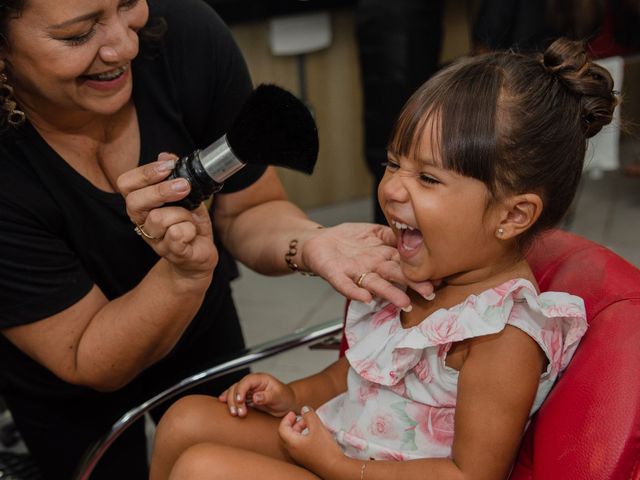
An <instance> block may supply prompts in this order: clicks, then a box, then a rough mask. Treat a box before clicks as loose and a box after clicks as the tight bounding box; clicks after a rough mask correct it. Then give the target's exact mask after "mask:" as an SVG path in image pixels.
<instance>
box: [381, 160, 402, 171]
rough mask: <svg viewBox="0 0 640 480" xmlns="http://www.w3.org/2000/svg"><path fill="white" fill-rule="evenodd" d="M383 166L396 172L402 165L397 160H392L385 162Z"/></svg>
mask: <svg viewBox="0 0 640 480" xmlns="http://www.w3.org/2000/svg"><path fill="white" fill-rule="evenodd" d="M382 166H383V167H385V168H386V169H387V170H389V171H391V172H395V171H396V170H398V168H400V165H398V164H397V163H396V162H392V161H391V160H387V161H386V162H383V163H382Z"/></svg>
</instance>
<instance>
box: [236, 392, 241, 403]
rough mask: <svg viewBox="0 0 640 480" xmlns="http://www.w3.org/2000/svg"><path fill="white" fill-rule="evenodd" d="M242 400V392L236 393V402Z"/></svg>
mask: <svg viewBox="0 0 640 480" xmlns="http://www.w3.org/2000/svg"><path fill="white" fill-rule="evenodd" d="M241 401H242V397H241V396H240V394H237V395H236V402H241Z"/></svg>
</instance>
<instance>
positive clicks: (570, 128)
mask: <svg viewBox="0 0 640 480" xmlns="http://www.w3.org/2000/svg"><path fill="white" fill-rule="evenodd" d="M612 88H613V80H612V78H611V75H610V74H609V72H608V71H607V70H606V69H604V68H603V67H601V66H599V65H596V64H594V63H592V62H591V61H590V60H589V58H588V57H587V54H586V52H585V50H584V47H583V45H582V43H579V42H574V41H571V40H567V39H564V38H561V39H558V40H556V41H555V42H554V43H553V44H551V46H550V47H549V48H548V49H547V50H546V51H545V52H544V54H533V55H524V54H519V53H516V52H512V51H509V52H496V53H490V54H487V55H482V56H478V57H470V58H465V59H462V60H459V61H457V62H455V63H453V64H452V65H450V66H448V67H446V68H445V69H443V70H441V71H440V72H439V73H437V74H436V75H435V76H434V77H432V78H431V79H430V80H429V81H427V82H426V83H425V84H423V85H422V86H421V87H420V88H419V89H418V91H416V92H415V93H414V94H413V96H412V97H411V98H410V99H409V100H408V102H407V103H406V105H405V106H404V108H403V110H402V112H401V114H400V117H399V118H398V121H397V122H396V124H395V127H394V131H393V132H392V135H391V140H390V143H389V149H390V150H391V151H393V152H395V153H396V154H398V155H402V156H405V155H408V154H410V153H411V151H412V149H413V148H414V146H415V145H416V144H417V143H418V141H419V140H420V138H421V137H422V135H425V134H428V132H429V129H428V128H426V126H427V124H428V122H429V121H430V120H432V121H434V125H437V126H438V128H437V129H433V130H432V131H431V134H435V135H438V136H439V138H436V139H434V140H435V142H432V145H434V144H436V145H438V147H439V153H440V158H441V161H442V163H443V166H444V167H445V168H449V169H452V170H454V171H456V172H458V173H460V174H462V175H465V176H468V177H473V178H476V179H478V180H480V181H482V182H483V183H484V184H485V185H486V186H487V188H488V189H489V192H490V193H491V195H492V197H493V199H499V198H500V197H501V196H503V195H506V194H509V193H511V194H513V193H525V192H532V193H537V194H538V195H540V197H541V199H542V201H543V203H544V208H543V211H542V214H541V216H540V218H539V219H538V221H537V222H536V224H535V225H534V226H533V227H532V228H531V229H529V231H527V233H526V234H525V235H524V236H523V238H521V239H520V243H521V245H522V246H524V245H525V244H527V243H528V241H529V240H530V239H532V238H533V236H534V235H535V234H536V233H538V232H540V231H542V230H544V229H547V228H551V227H553V226H555V225H557V224H558V222H560V220H561V219H562V217H563V216H564V215H565V213H566V212H567V210H568V209H569V207H570V205H571V202H572V200H573V197H574V195H575V192H576V189H577V187H578V182H579V180H580V176H581V174H582V168H583V162H584V157H585V150H586V146H587V139H588V138H589V137H592V136H593V135H595V134H596V133H598V132H599V131H600V129H601V128H602V127H603V126H604V125H606V124H608V123H609V122H611V118H612V115H613V110H614V108H615V106H616V104H617V103H618V100H617V97H616V94H615V92H613V91H612ZM434 132H435V133H434Z"/></svg>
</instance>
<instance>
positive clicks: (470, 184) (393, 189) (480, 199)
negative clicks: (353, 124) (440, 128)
mask: <svg viewBox="0 0 640 480" xmlns="http://www.w3.org/2000/svg"><path fill="white" fill-rule="evenodd" d="M427 127H428V128H430V127H429V126H428V125H427ZM435 138H438V136H435ZM431 143H432V138H431V135H430V132H429V131H427V132H426V133H425V134H424V135H423V137H422V140H421V141H420V143H419V144H418V145H416V146H415V148H414V149H413V152H412V153H411V154H410V155H408V156H406V157H401V156H398V155H397V154H395V153H394V152H389V154H388V164H387V168H386V171H385V174H384V177H383V178H382V181H381V182H380V185H379V187H378V200H379V202H380V206H381V207H382V210H383V212H384V214H385V217H386V219H387V221H388V222H389V225H390V226H391V227H392V228H393V230H394V232H395V233H396V236H397V238H398V251H399V253H400V259H401V265H402V269H403V272H404V274H405V275H406V276H407V277H408V278H409V279H411V280H414V281H422V280H439V279H446V280H447V281H448V283H450V284H454V283H456V282H458V283H460V284H464V283H467V282H473V281H477V280H479V279H481V278H482V275H483V272H484V271H486V269H487V268H491V263H492V261H493V258H494V255H495V254H496V251H497V250H496V238H495V233H496V228H497V223H498V220H497V211H496V209H495V208H493V207H489V206H488V205H489V199H490V193H489V190H488V189H487V187H486V186H485V185H484V183H482V182H481V181H479V180H476V179H474V178H470V177H464V176H462V175H460V174H458V173H455V172H453V171H451V170H447V169H445V168H443V167H442V163H441V160H440V158H434V156H435V157H439V155H438V149H437V148H432V145H431ZM436 147H437V146H436Z"/></svg>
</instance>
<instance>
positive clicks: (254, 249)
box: [213, 168, 433, 307]
mask: <svg viewBox="0 0 640 480" xmlns="http://www.w3.org/2000/svg"><path fill="white" fill-rule="evenodd" d="M213 217H214V219H213V221H214V225H215V227H216V231H217V232H219V235H220V238H221V239H222V242H223V244H224V245H225V247H226V248H227V249H228V250H229V251H230V252H231V253H232V254H233V256H234V257H235V258H237V259H238V260H240V261H241V262H242V263H244V264H245V265H247V266H248V267H250V268H252V269H253V270H256V271H258V272H260V273H264V274H268V275H277V274H284V273H288V272H290V270H289V268H288V266H287V263H286V262H285V253H287V252H288V251H289V246H290V244H291V241H292V240H296V241H297V246H296V254H295V255H293V256H292V258H291V260H292V261H293V262H294V263H295V264H296V265H298V267H299V269H300V270H302V271H307V272H313V273H315V274H317V275H319V276H321V277H323V278H324V279H325V280H327V281H328V282H329V283H330V284H331V285H332V286H333V287H334V288H335V289H336V290H337V291H338V292H340V293H341V294H343V295H345V296H346V297H348V298H351V299H354V300H359V301H362V302H369V301H371V299H372V294H373V295H376V296H378V297H381V298H385V299H387V300H389V301H391V302H392V303H394V304H395V305H397V306H399V307H406V306H407V305H409V304H410V301H409V297H408V296H407V295H406V293H405V292H404V290H402V289H400V288H398V287H397V286H396V284H402V285H406V284H407V283H408V284H409V285H410V286H411V287H412V288H413V289H414V290H416V291H417V292H420V293H421V294H422V295H424V296H429V295H430V294H431V293H432V291H433V287H432V286H431V284H430V283H429V282H422V283H419V284H416V283H413V282H407V281H406V279H405V278H404V275H403V274H402V271H401V270H400V266H399V263H398V262H397V257H398V253H397V250H396V248H395V245H396V239H395V236H394V235H393V232H392V231H391V229H390V228H389V227H385V226H382V225H374V224H367V223H360V224H355V223H352V224H342V225H337V226H335V227H331V228H324V229H318V227H319V225H318V224H317V223H316V222H313V221H312V220H310V219H309V218H308V217H307V216H306V215H305V213H304V212H302V210H300V209H299V208H298V207H296V206H295V205H293V204H292V203H291V202H289V201H288V200H287V196H286V193H285V191H284V188H283V187H282V184H281V183H280V180H279V179H278V177H277V174H276V172H275V170H274V169H273V168H269V169H268V170H267V171H266V173H265V174H264V175H263V176H262V177H261V178H260V179H259V180H258V181H257V182H255V183H254V184H253V185H251V186H250V187H248V188H245V189H244V190H240V191H239V192H235V193H230V194H227V195H218V196H216V198H215V210H214V215H213ZM365 272H369V273H370V274H369V275H367V279H366V285H365V286H366V288H361V287H364V286H359V285H357V281H358V279H359V277H360V275H362V274H363V273H365Z"/></svg>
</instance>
